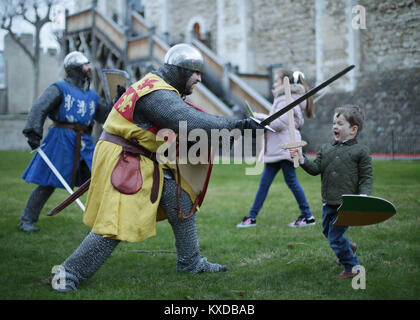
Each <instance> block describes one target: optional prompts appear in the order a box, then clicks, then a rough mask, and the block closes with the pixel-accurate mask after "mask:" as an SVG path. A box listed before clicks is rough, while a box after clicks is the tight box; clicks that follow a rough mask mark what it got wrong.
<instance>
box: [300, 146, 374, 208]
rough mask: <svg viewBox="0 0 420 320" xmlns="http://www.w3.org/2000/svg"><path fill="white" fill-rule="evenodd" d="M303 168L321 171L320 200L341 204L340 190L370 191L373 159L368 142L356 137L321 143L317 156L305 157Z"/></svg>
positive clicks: (352, 192) (351, 192)
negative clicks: (358, 141)
mask: <svg viewBox="0 0 420 320" xmlns="http://www.w3.org/2000/svg"><path fill="white" fill-rule="evenodd" d="M302 168H303V169H304V170H305V171H306V172H308V173H309V174H311V175H314V176H315V175H318V174H321V193H322V202H323V203H326V204H328V205H339V204H341V195H343V194H367V195H368V194H370V193H371V191H372V185H373V172H372V159H371V157H370V152H369V149H368V147H367V146H365V145H361V144H358V143H357V140H356V139H351V140H348V141H346V142H344V143H333V144H324V145H323V146H322V147H321V150H320V151H319V152H318V154H317V156H316V159H315V160H314V161H311V160H309V159H307V158H306V157H305V161H304V163H303V164H302Z"/></svg>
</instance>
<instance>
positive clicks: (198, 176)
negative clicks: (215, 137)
mask: <svg viewBox="0 0 420 320" xmlns="http://www.w3.org/2000/svg"><path fill="white" fill-rule="evenodd" d="M212 162H213V161H211V162H210V163H208V164H200V163H199V164H189V163H187V164H179V165H178V168H179V173H180V175H181V176H182V178H183V179H184V180H185V181H186V182H187V183H188V184H189V185H190V187H191V188H192V189H193V191H194V193H195V194H196V195H198V197H199V198H198V205H199V206H201V204H202V203H203V200H204V196H205V195H206V191H207V185H208V184H209V181H210V175H211V170H212V167H213V165H212Z"/></svg>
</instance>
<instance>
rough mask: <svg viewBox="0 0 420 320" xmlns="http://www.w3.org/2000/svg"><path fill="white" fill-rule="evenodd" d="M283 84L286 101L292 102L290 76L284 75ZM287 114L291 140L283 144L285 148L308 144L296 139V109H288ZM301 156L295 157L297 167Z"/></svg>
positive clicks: (294, 163)
mask: <svg viewBox="0 0 420 320" xmlns="http://www.w3.org/2000/svg"><path fill="white" fill-rule="evenodd" d="M283 86H284V94H285V96H286V103H287V104H290V103H291V102H292V93H291V92H290V83H289V78H288V77H284V79H283ZM287 116H288V120H289V135H290V142H289V143H288V144H285V145H283V146H281V147H282V148H283V149H294V148H301V147H304V146H306V144H307V143H306V141H303V140H301V141H296V132H295V118H294V111H293V109H291V110H289V111H287ZM299 158H300V153H299V156H297V157H294V158H293V166H294V167H295V168H297V167H299Z"/></svg>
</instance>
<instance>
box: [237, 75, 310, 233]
mask: <svg viewBox="0 0 420 320" xmlns="http://www.w3.org/2000/svg"><path fill="white" fill-rule="evenodd" d="M284 77H288V78H289V82H290V91H291V93H292V99H293V100H296V99H297V98H299V97H300V96H302V95H303V94H305V92H306V91H308V86H307V84H306V82H305V80H304V77H303V74H302V73H301V72H298V71H297V72H294V73H292V72H291V71H289V70H281V71H280V72H278V73H277V74H276V76H275V78H274V84H273V96H274V102H273V105H272V107H271V110H270V113H269V115H264V118H265V117H268V116H270V115H272V114H273V113H275V112H277V111H279V110H280V109H282V108H284V107H285V106H286V96H285V94H284V86H283V79H284ZM293 113H294V120H295V134H296V140H300V137H301V136H300V131H299V128H301V127H302V125H303V123H304V118H303V113H305V115H306V116H307V117H308V118H313V117H314V111H313V101H312V98H309V99H307V100H305V101H303V102H302V103H300V104H299V105H297V106H296V107H294V108H293ZM270 127H272V128H273V129H274V130H275V131H276V132H275V133H273V132H270V131H267V132H266V134H265V139H264V142H265V144H264V150H263V152H262V154H261V155H260V160H263V162H264V164H265V165H264V172H263V174H262V175H261V179H260V184H259V188H258V191H257V194H256V196H255V200H254V204H253V205H252V207H251V210H250V212H249V214H248V216H246V217H244V218H243V219H242V221H241V222H240V223H238V224H237V227H238V228H246V227H253V226H256V225H257V215H258V212H259V211H260V210H261V208H262V206H263V203H264V200H265V198H266V197H267V194H268V190H269V188H270V186H271V183H272V182H273V180H274V177H275V176H276V174H277V172H278V171H279V170H280V169H281V170H282V172H283V177H284V180H285V182H286V184H287V186H288V187H289V189H290V190H291V191H292V193H293V195H294V197H295V199H296V202H297V203H298V205H299V209H300V215H299V217H298V218H297V220H296V221H293V222H291V223H289V226H290V227H304V226H310V225H314V224H315V219H314V217H313V216H312V213H311V210H310V209H309V204H308V202H307V201H306V196H305V192H304V191H303V189H302V187H301V186H300V184H299V181H298V179H297V176H296V170H295V168H294V166H293V160H292V158H291V157H290V152H289V150H287V149H283V148H282V147H281V146H282V145H285V144H287V143H289V142H290V133H289V120H288V115H287V113H286V114H283V115H282V116H281V117H279V118H277V119H276V120H274V121H273V122H271V123H270ZM261 158H263V159H261Z"/></svg>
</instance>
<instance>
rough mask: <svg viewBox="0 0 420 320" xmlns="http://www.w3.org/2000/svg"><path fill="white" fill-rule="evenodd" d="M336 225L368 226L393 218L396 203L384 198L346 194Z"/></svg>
mask: <svg viewBox="0 0 420 320" xmlns="http://www.w3.org/2000/svg"><path fill="white" fill-rule="evenodd" d="M342 199H343V203H342V204H341V206H340V207H339V208H338V217H337V219H336V220H335V222H334V225H335V226H367V225H370V224H376V223H379V222H382V221H385V220H387V219H389V218H391V217H392V216H393V215H394V214H395V213H396V210H395V207H394V205H393V204H392V203H391V202H389V201H387V200H385V199H382V198H377V197H368V196H360V195H353V194H344V195H343V196H342Z"/></svg>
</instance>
